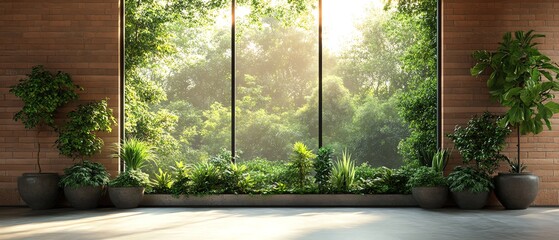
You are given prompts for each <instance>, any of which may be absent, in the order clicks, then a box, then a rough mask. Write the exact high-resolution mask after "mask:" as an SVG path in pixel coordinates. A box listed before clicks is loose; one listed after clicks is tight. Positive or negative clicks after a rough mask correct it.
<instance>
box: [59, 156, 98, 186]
mask: <svg viewBox="0 0 559 240" xmlns="http://www.w3.org/2000/svg"><path fill="white" fill-rule="evenodd" d="M108 182H109V173H108V172H107V170H106V169H105V166H103V164H100V163H95V162H90V161H82V162H81V163H77V164H75V165H74V166H72V167H69V168H66V169H64V176H62V178H61V179H60V183H59V184H60V186H62V187H71V188H77V187H83V186H95V187H98V186H104V185H106V184H107V183H108Z"/></svg>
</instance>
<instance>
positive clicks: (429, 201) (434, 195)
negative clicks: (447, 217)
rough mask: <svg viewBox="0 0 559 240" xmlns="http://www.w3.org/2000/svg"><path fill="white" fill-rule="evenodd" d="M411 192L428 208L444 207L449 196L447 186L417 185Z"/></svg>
mask: <svg viewBox="0 0 559 240" xmlns="http://www.w3.org/2000/svg"><path fill="white" fill-rule="evenodd" d="M411 192H412V196H413V198H414V199H415V201H416V202H417V204H419V206H420V207H422V208H426V209H434V208H442V207H443V206H444V205H445V203H446V200H447V198H448V188H447V187H415V188H412V190H411Z"/></svg>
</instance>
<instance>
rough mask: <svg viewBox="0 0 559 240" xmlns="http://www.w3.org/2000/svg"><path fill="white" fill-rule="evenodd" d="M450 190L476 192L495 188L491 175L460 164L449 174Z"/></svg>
mask: <svg viewBox="0 0 559 240" xmlns="http://www.w3.org/2000/svg"><path fill="white" fill-rule="evenodd" d="M447 179H448V184H449V188H450V191H453V192H461V191H471V192H474V193H478V192H485V191H490V190H491V188H493V183H492V182H491V176H489V175H488V174H487V173H486V172H483V171H480V170H478V169H475V168H472V167H462V166H458V167H456V168H454V170H453V171H452V172H451V173H450V174H449V175H448V178H447Z"/></svg>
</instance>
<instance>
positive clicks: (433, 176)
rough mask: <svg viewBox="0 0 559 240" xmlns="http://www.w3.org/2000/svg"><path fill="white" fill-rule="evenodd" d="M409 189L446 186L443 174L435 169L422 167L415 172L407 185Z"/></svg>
mask: <svg viewBox="0 0 559 240" xmlns="http://www.w3.org/2000/svg"><path fill="white" fill-rule="evenodd" d="M407 185H408V187H409V188H414V187H438V186H446V185H447V182H446V178H445V177H444V175H443V173H442V172H440V171H437V170H436V169H435V168H433V167H427V166H421V167H419V168H417V169H416V170H415V173H414V174H413V175H411V177H410V179H409V180H408V183H407Z"/></svg>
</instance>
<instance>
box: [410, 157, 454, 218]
mask: <svg viewBox="0 0 559 240" xmlns="http://www.w3.org/2000/svg"><path fill="white" fill-rule="evenodd" d="M449 156H450V152H449V151H448V150H446V149H444V150H439V151H437V152H436V153H435V154H434V156H433V159H432V162H431V164H429V165H430V166H420V167H419V168H417V169H416V170H415V172H414V173H413V175H412V176H411V177H410V178H409V180H408V183H407V185H408V187H409V188H411V190H412V196H413V198H414V199H415V201H416V202H417V203H418V204H419V206H420V207H422V208H426V209H434V208H441V207H443V206H444V204H445V203H446V200H447V197H448V187H447V182H446V178H445V177H444V168H445V166H446V163H447V162H448V158H449Z"/></svg>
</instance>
